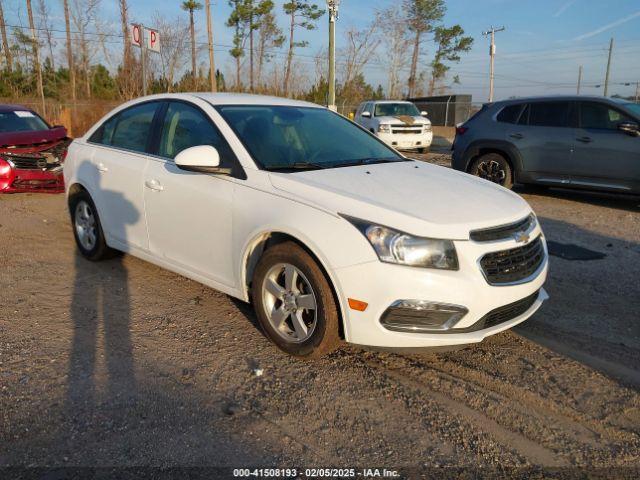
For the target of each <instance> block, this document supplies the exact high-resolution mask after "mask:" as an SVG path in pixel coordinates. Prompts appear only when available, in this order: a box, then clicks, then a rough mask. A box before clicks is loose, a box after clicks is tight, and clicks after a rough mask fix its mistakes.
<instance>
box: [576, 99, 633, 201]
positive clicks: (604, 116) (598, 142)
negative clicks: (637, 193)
mask: <svg viewBox="0 0 640 480" xmlns="http://www.w3.org/2000/svg"><path fill="white" fill-rule="evenodd" d="M622 122H634V123H637V121H636V120H634V119H632V118H630V117H628V116H627V115H626V114H625V113H623V112H622V111H620V110H618V109H617V108H614V107H612V106H609V105H607V104H604V103H600V102H580V124H579V127H578V128H577V129H576V144H575V145H576V146H575V153H574V156H573V162H572V174H571V183H572V184H575V185H577V186H585V187H595V188H606V189H614V190H629V189H631V188H633V187H634V184H636V185H637V183H638V182H640V137H637V136H632V135H629V134H628V133H624V132H622V131H620V130H619V129H618V125H619V124H620V123H622Z"/></svg>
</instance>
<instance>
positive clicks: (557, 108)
mask: <svg viewBox="0 0 640 480" xmlns="http://www.w3.org/2000/svg"><path fill="white" fill-rule="evenodd" d="M569 108H570V103H569V102H535V103H530V104H529V107H528V110H529V112H528V113H529V125H533V126H538V127H569V126H570V121H569Z"/></svg>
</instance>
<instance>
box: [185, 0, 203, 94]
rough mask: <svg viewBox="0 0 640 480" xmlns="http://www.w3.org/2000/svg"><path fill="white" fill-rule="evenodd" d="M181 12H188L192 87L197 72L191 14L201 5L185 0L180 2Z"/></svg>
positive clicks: (191, 0)
mask: <svg viewBox="0 0 640 480" xmlns="http://www.w3.org/2000/svg"><path fill="white" fill-rule="evenodd" d="M181 8H182V9H183V10H185V11H187V12H189V31H190V32H191V75H192V76H193V86H194V87H195V86H196V82H197V75H198V71H197V68H196V27H195V22H194V21H193V12H194V11H195V10H200V9H201V8H202V4H201V3H200V2H196V1H195V0H185V1H184V2H182V7H181Z"/></svg>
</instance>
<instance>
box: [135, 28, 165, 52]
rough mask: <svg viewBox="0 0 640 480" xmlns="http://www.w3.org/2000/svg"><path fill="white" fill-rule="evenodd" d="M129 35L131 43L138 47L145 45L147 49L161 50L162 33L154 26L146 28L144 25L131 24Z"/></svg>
mask: <svg viewBox="0 0 640 480" xmlns="http://www.w3.org/2000/svg"><path fill="white" fill-rule="evenodd" d="M129 37H130V38H131V43H132V44H133V45H135V46H136V47H142V45H143V44H144V46H145V47H146V48H147V50H151V51H153V52H158V53H159V52H160V33H159V32H158V30H154V29H152V28H145V27H143V26H142V25H137V24H131V25H129Z"/></svg>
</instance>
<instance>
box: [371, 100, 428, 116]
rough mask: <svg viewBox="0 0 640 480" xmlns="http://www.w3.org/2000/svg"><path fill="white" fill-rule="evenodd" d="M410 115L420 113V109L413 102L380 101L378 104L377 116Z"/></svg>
mask: <svg viewBox="0 0 640 480" xmlns="http://www.w3.org/2000/svg"><path fill="white" fill-rule="evenodd" d="M400 115H408V116H410V117H415V116H419V115H420V111H419V110H418V108H417V107H416V106H415V105H414V104H413V103H378V104H376V111H375V116H376V117H397V116H400Z"/></svg>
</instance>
